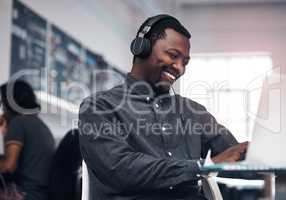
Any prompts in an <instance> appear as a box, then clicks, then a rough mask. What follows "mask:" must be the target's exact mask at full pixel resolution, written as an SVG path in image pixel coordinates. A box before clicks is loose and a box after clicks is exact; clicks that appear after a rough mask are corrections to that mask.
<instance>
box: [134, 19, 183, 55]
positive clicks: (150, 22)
mask: <svg viewBox="0 0 286 200" xmlns="http://www.w3.org/2000/svg"><path fill="white" fill-rule="evenodd" d="M164 19H173V20H176V21H177V22H178V23H180V22H179V21H178V20H177V19H176V18H174V17H172V16H170V15H165V14H162V15H156V16H154V17H151V18H149V19H147V24H146V25H145V26H144V27H143V28H142V30H141V31H139V33H138V34H137V35H136V38H135V39H134V40H133V41H132V43H131V45H130V50H131V53H132V54H133V55H134V56H136V57H139V58H147V57H148V56H149V55H150V54H151V52H152V46H151V41H150V40H149V39H147V38H145V35H146V34H147V33H149V31H150V30H151V28H152V27H153V26H154V25H155V24H157V23H158V22H160V21H162V20H164Z"/></svg>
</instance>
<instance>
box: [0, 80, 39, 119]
mask: <svg viewBox="0 0 286 200" xmlns="http://www.w3.org/2000/svg"><path fill="white" fill-rule="evenodd" d="M0 94H1V101H2V104H3V107H4V115H5V114H9V115H19V114H26V113H25V112H22V109H23V110H24V109H25V110H28V109H37V110H38V112H39V111H40V110H41V106H40V104H39V103H38V102H37V98H36V95H35V93H34V91H33V88H32V87H31V86H30V85H29V84H28V83H27V82H25V81H23V80H13V81H9V82H7V83H5V84H3V85H1V86H0ZM11 99H13V101H14V103H16V105H17V106H18V108H20V109H18V108H15V105H14V104H13V103H12V102H11ZM5 112H9V113H5Z"/></svg>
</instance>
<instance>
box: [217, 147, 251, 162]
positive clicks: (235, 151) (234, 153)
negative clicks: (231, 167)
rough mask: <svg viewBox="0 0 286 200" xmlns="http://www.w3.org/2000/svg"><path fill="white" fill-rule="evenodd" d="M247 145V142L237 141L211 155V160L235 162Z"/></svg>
mask: <svg viewBox="0 0 286 200" xmlns="http://www.w3.org/2000/svg"><path fill="white" fill-rule="evenodd" d="M247 147H248V142H243V143H239V144H237V145H234V146H232V147H230V148H228V149H227V150H225V151H224V152H222V153H220V154H218V155H217V156H215V157H213V158H212V161H213V162H214V163H223V162H236V161H238V160H239V158H240V155H241V154H242V153H244V152H245V151H246V149H247Z"/></svg>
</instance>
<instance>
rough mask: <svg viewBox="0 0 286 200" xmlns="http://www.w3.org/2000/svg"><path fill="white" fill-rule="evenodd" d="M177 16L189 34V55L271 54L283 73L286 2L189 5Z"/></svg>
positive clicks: (284, 65)
mask: <svg viewBox="0 0 286 200" xmlns="http://www.w3.org/2000/svg"><path fill="white" fill-rule="evenodd" d="M178 15H180V17H181V18H182V19H183V22H184V23H185V24H186V25H187V26H188V28H189V29H190V30H191V32H192V35H193V37H192V40H191V41H192V42H191V44H192V53H212V52H227V53H229V52H270V53H271V54H272V59H273V63H274V66H275V67H281V68H282V72H284V73H285V72H286V57H285V52H286V46H285V44H286V23H285V21H286V3H273V4H271V3H264V4H263V3H260V4H229V5H205V6H203V5H202V6H189V7H186V8H181V9H180V12H178Z"/></svg>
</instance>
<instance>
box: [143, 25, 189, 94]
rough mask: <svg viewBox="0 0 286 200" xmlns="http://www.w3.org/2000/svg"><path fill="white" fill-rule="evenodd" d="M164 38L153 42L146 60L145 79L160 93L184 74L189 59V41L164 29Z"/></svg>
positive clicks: (167, 89)
mask: <svg viewBox="0 0 286 200" xmlns="http://www.w3.org/2000/svg"><path fill="white" fill-rule="evenodd" d="M165 32H166V37H165V38H164V39H159V40H157V41H156V42H155V44H154V46H153V49H152V53H151V55H150V56H149V58H147V60H146V62H147V63H146V64H147V66H146V71H145V72H146V73H147V74H146V76H145V77H146V79H147V81H148V82H150V83H152V84H153V85H154V86H155V88H156V89H157V90H158V91H160V92H168V91H169V89H170V86H171V85H172V84H173V83H174V82H175V81H176V79H178V78H179V77H180V76H181V75H183V74H184V72H185V67H186V65H187V64H188V62H189V59H190V56H189V54H190V41H189V39H188V38H187V37H185V36H184V35H182V34H181V33H178V32H176V31H175V30H173V29H166V30H165Z"/></svg>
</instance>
